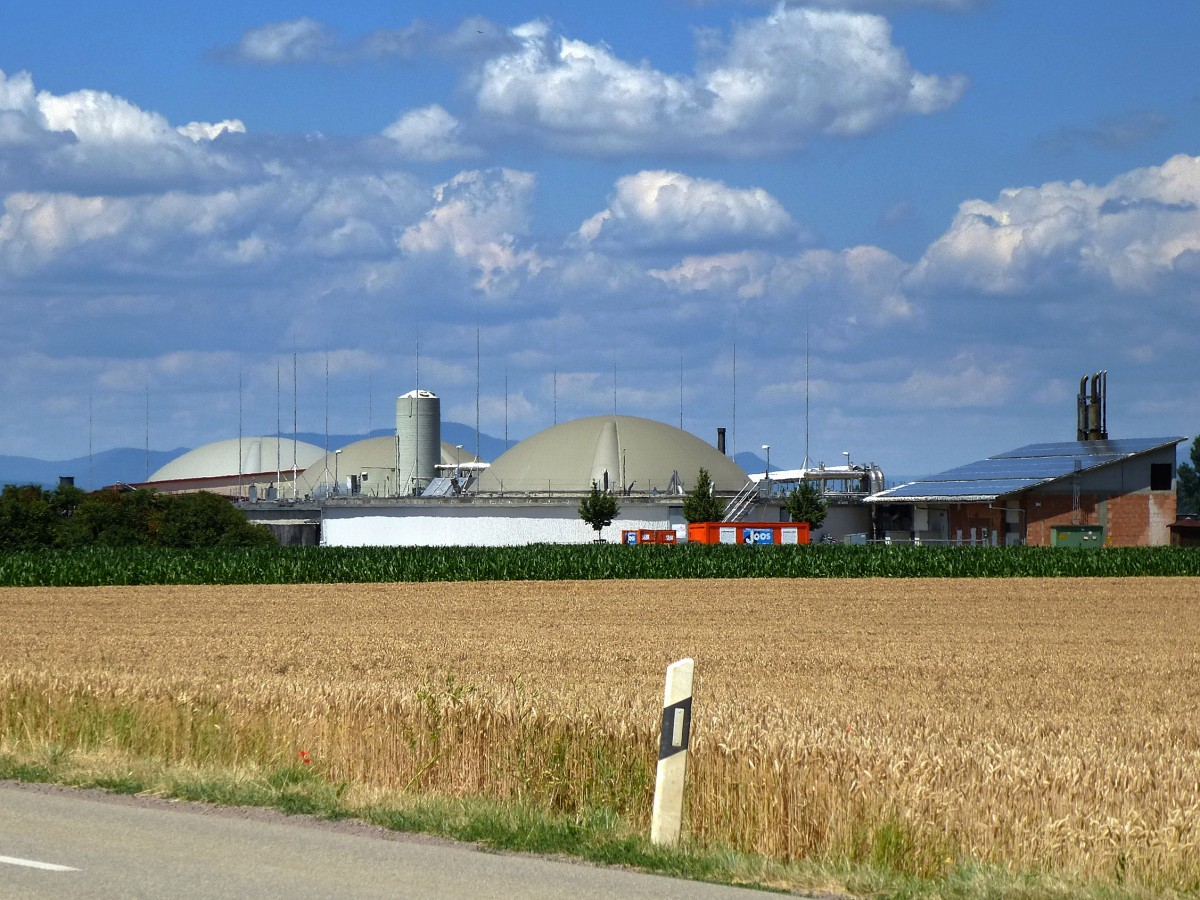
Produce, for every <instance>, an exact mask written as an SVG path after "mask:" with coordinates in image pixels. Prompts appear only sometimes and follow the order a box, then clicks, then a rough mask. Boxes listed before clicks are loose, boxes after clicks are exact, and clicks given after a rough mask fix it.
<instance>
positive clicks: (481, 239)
mask: <svg viewBox="0 0 1200 900" xmlns="http://www.w3.org/2000/svg"><path fill="white" fill-rule="evenodd" d="M1197 34H1200V4H1196V3H1193V2H1190V0H1175V2H1166V0H1147V2H1143V3H1140V4H1136V5H1134V4H1127V3H1117V2H1109V3H1096V2H1089V3H1084V2H1076V0H1056V2H1054V3H1040V2H1039V3H1035V2H1002V0H874V2H869V0H842V2H835V0H819V2H818V0H814V2H810V3H789V4H769V3H761V2H749V0H746V2H733V0H730V2H718V0H712V2H703V3H701V2H687V0H661V2H641V3H632V2H609V3H607V4H603V5H594V4H578V3H570V4H568V3H561V2H542V3H537V2H527V0H522V2H481V3H475V4H472V5H469V6H468V5H459V4H431V3H425V2H413V3H407V4H403V5H397V4H383V3H373V2H363V3H357V4H350V5H334V4H319V3H285V2H259V3H255V4H232V3H222V2H213V3H209V4H204V5H195V4H164V3H161V2H111V3H104V4H92V3H86V4H85V3H82V2H79V3H76V2H46V3H41V4H12V5H9V6H8V7H7V8H6V9H5V10H4V11H3V13H0V72H2V73H3V74H2V75H0V198H2V204H3V205H2V206H0V304H2V306H0V309H2V311H3V312H2V316H3V319H2V321H3V328H2V329H0V354H2V355H3V359H4V362H5V365H4V367H3V369H2V370H0V401H2V402H3V405H4V410H5V412H4V415H3V417H2V418H0V454H11V455H28V456H37V457H41V458H68V457H72V456H80V455H84V454H86V453H87V451H88V447H89V444H90V445H91V446H92V447H93V448H94V449H96V450H100V449H106V448H109V447H116V446H141V445H142V444H143V442H144V440H145V439H146V435H147V433H148V434H149V440H150V443H151V445H152V446H153V447H155V448H168V447H176V446H198V445H200V444H202V443H205V442H208V441H210V440H217V439H222V438H226V437H232V436H236V434H237V433H238V431H239V428H240V429H241V430H242V431H243V432H244V433H245V434H255V433H271V432H274V431H275V428H276V423H277V421H278V420H280V419H281V420H282V422H283V424H284V428H285V429H288V428H290V423H291V410H292V398H293V394H295V396H296V397H297V398H298V399H297V409H298V418H299V426H300V429H301V430H302V431H317V432H320V431H322V430H323V429H324V428H325V421H326V412H327V410H328V421H329V430H330V431H331V432H333V433H354V432H365V431H366V430H367V429H368V428H369V427H373V428H381V427H386V426H388V425H389V424H390V423H391V421H392V409H393V403H394V398H395V396H396V395H397V394H400V393H404V392H406V391H408V390H410V389H412V388H413V387H414V386H415V385H416V384H417V383H418V382H419V384H420V387H422V388H425V389H429V390H433V391H434V392H436V393H437V394H439V395H440V396H441V397H442V406H443V415H444V417H445V418H448V419H452V420H455V421H461V422H466V423H469V424H470V423H474V421H475V420H476V415H477V414H478V417H479V421H480V425H481V427H482V430H483V431H485V432H488V433H491V434H494V435H498V436H503V435H504V434H505V433H506V432H507V434H508V435H509V436H510V438H512V439H514V440H515V439H518V438H521V437H525V436H528V435H530V434H533V433H535V432H537V431H539V430H541V429H542V428H545V427H548V426H549V425H551V424H553V422H554V421H555V419H556V418H557V420H558V421H564V420H566V419H570V418H574V417H577V416H584V415H595V414H599V413H607V412H611V411H612V410H613V409H614V407H615V408H616V410H617V411H618V412H621V413H625V414H630V415H641V416H647V417H650V418H654V419H658V420H661V421H665V422H669V423H671V424H676V425H678V424H680V422H681V421H682V424H683V427H685V428H687V429H688V430H689V431H692V432H694V433H696V434H698V435H700V436H701V437H703V438H705V439H707V440H713V439H714V437H715V431H716V428H717V427H718V426H724V427H726V428H727V429H729V431H730V434H731V442H732V444H733V448H732V449H736V450H737V451H739V452H741V451H746V450H755V451H758V449H759V448H760V447H761V445H762V444H770V445H771V447H772V451H771V457H772V464H773V465H776V464H782V465H798V464H799V463H800V462H801V460H802V459H803V458H804V455H805V451H806V447H807V450H808V453H809V455H810V457H811V458H812V459H813V460H814V461H816V460H820V459H824V460H827V461H829V462H830V463H834V462H840V461H841V460H842V455H841V454H842V451H844V450H850V451H851V454H852V459H853V460H855V461H866V460H867V459H868V458H869V459H871V460H874V461H875V462H877V463H879V464H880V465H881V466H882V467H883V468H884V470H885V472H888V473H889V474H891V473H896V474H904V475H919V474H923V473H926V472H931V471H936V470H940V469H944V468H948V467H950V466H953V465H956V464H958V463H961V462H965V461H968V460H970V459H975V458H978V457H981V456H985V455H988V454H991V453H994V452H999V451H1002V450H1006V449H1009V448H1011V447H1015V446H1019V445H1021V444H1023V443H1030V442H1034V441H1044V440H1071V439H1073V438H1074V415H1075V399H1074V398H1075V393H1076V391H1077V388H1078V384H1079V379H1080V377H1081V376H1083V375H1085V374H1090V373H1093V372H1096V371H1098V370H1100V369H1105V370H1107V371H1108V372H1109V380H1108V384H1109V401H1108V414H1109V429H1110V433H1111V434H1112V435H1113V436H1114V437H1134V436H1139V437H1158V436H1173V435H1188V436H1191V435H1194V434H1195V433H1196V431H1197V430H1200V429H1197V423H1198V422H1200V402H1197V396H1196V384H1197V383H1200V354H1198V353H1197V351H1196V339H1197V335H1200V155H1193V154H1200V76H1198V75H1197V72H1196V69H1195V65H1194V47H1193V46H1192V43H1193V42H1194V38H1195V36H1196V35H1197ZM806 346H807V348H808V349H807V363H806ZM293 363H295V370H296V372H297V376H298V377H297V379H296V382H295V384H294V383H293V378H292V373H293ZM327 371H328V378H327V377H326V372H327ZM239 386H240V387H239ZM327 395H328V404H327V403H326V396H327ZM806 397H807V403H806ZM806 406H807V409H808V425H807V429H806V425H805V410H806ZM147 413H148V414H147ZM806 435H807V437H806Z"/></svg>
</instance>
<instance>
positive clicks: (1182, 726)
mask: <svg viewBox="0 0 1200 900" xmlns="http://www.w3.org/2000/svg"><path fill="white" fill-rule="evenodd" d="M0 621H3V623H4V624H3V628H0V678H2V679H3V682H4V687H5V696H6V697H7V700H6V701H5V703H4V705H3V708H2V710H0V739H2V740H4V741H5V742H6V743H7V744H8V745H10V746H13V745H20V744H21V743H22V742H25V743H27V744H30V745H32V744H35V743H36V742H38V741H55V742H58V743H60V744H64V745H67V746H72V745H79V746H83V745H85V744H88V742H91V743H90V744H89V746H94V745H101V746H103V745H105V744H106V743H107V744H110V745H114V746H118V747H119V748H123V749H126V750H129V751H136V752H140V753H152V754H155V755H158V756H161V757H162V758H164V759H167V760H181V761H189V760H191V761H194V762H237V761H239V760H245V761H252V760H259V761H261V760H263V759H265V758H266V757H268V756H269V755H270V754H277V755H278V754H285V755H286V754H294V753H295V752H296V750H297V749H304V750H305V752H306V754H310V755H311V758H312V759H314V760H315V761H316V762H317V764H318V765H319V766H320V768H321V771H322V772H324V773H325V774H327V776H328V777H329V778H331V779H337V780H345V781H347V782H349V783H351V784H353V785H356V786H359V787H365V788H370V789H374V790H379V791H388V790H390V791H416V790H421V791H432V792H439V793H446V794H483V795H488V796H495V797H501V798H505V799H518V800H521V801H524V802H529V803H533V804H535V805H541V806H545V807H547V808H550V809H557V810H564V811H568V812H570V811H572V810H580V809H586V808H591V807H595V806H610V807H612V808H613V809H615V810H616V811H617V812H618V813H619V814H620V815H621V816H623V817H625V818H626V819H628V820H629V821H631V822H632V823H634V824H635V825H637V826H638V827H641V826H642V825H644V824H646V823H648V820H649V805H650V804H649V798H650V793H651V792H652V790H653V769H654V762H655V754H656V749H657V739H658V737H657V731H658V723H659V716H660V705H661V693H662V679H663V674H664V670H665V668H666V666H667V664H668V663H670V662H671V661H673V660H675V659H678V658H681V657H684V656H691V657H693V658H694V659H695V660H696V683H695V711H694V716H695V718H694V724H693V732H692V735H693V744H692V753H691V754H690V756H689V783H688V797H687V803H688V809H687V814H686V818H685V836H687V837H688V838H689V839H691V840H693V841H696V842H700V843H724V844H729V845H732V846H735V847H738V848H741V849H745V850H750V851H754V852H760V853H764V854H768V855H771V856H774V857H776V858H781V859H794V858H799V857H804V856H837V855H844V856H848V857H855V856H858V857H861V856H863V855H864V854H868V853H869V852H870V848H871V847H872V845H873V842H874V844H877V843H878V842H879V841H880V840H881V839H882V836H884V835H887V836H888V839H889V840H891V841H893V842H895V841H900V842H901V844H902V849H903V850H904V852H905V853H907V854H909V855H911V857H912V859H913V863H912V865H913V866H914V867H915V868H916V869H918V870H921V871H937V870H938V868H939V866H944V865H948V864H950V863H951V862H953V861H954V860H961V859H964V858H966V859H973V860H980V861H986V862H996V863H1002V864H1007V865H1011V866H1014V867H1022V868H1041V869H1049V870H1053V871H1056V872H1063V873H1067V874H1070V875H1073V876H1078V877H1100V878H1110V877H1112V876H1113V873H1114V872H1116V873H1119V874H1120V875H1122V876H1124V875H1126V874H1128V875H1129V876H1130V877H1135V876H1136V877H1138V878H1140V879H1142V880H1144V881H1146V882H1148V883H1162V884H1167V883H1171V884H1182V883H1189V884H1190V883H1195V880H1196V877H1197V873H1200V824H1198V822H1200V715H1198V712H1200V579H1166V578H1164V579H1158V578H1145V579H1113V580H1100V579H1095V580H1089V579H1077V580H1072V579H1055V580H1040V579H992V580H950V579H945V580H941V579H938V580H934V579H930V580H896V579H887V580H882V579H878V580H877V579H866V580H846V581H822V580H813V581H790V580H788V581H784V580H753V581H616V582H612V581H609V582H552V583H546V582H534V583H514V582H508V583H481V584H376V585H330V586H280V587H258V586H248V587H136V588H78V589H4V590H0ZM68 709H70V710H73V713H72V715H67V714H66V713H65V712H64V710H68ZM97 709H108V710H113V709H123V710H129V709H135V710H137V711H138V715H137V716H135V717H133V718H130V717H129V716H126V717H125V718H123V719H120V721H122V722H124V723H125V724H124V725H122V726H120V727H118V726H115V725H109V726H105V727H106V728H108V730H107V731H106V730H104V728H102V727H100V726H99V725H97V724H95V723H96V722H97V721H98V718H97V717H96V716H94V715H93V716H91V717H90V718H89V715H88V714H87V711H88V710H92V711H95V710H97ZM72 716H73V718H72ZM130 722H132V724H130ZM122 729H123V730H122Z"/></svg>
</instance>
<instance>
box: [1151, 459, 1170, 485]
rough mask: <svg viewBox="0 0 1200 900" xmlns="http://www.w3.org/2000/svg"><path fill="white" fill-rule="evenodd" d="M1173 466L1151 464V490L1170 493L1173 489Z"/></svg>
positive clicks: (1168, 464)
mask: <svg viewBox="0 0 1200 900" xmlns="http://www.w3.org/2000/svg"><path fill="white" fill-rule="evenodd" d="M1171 468H1172V467H1171V464H1170V463H1150V490H1152V491H1169V490H1170V489H1171V474H1172V472H1171Z"/></svg>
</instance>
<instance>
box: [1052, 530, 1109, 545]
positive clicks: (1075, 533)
mask: <svg viewBox="0 0 1200 900" xmlns="http://www.w3.org/2000/svg"><path fill="white" fill-rule="evenodd" d="M1050 546H1051V547H1103V546H1104V528H1103V526H1101V525H1053V526H1051V528H1050Z"/></svg>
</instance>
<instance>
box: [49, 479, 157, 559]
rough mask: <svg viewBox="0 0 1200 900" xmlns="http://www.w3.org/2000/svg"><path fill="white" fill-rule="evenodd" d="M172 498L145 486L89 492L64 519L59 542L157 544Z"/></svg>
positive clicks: (136, 545)
mask: <svg viewBox="0 0 1200 900" xmlns="http://www.w3.org/2000/svg"><path fill="white" fill-rule="evenodd" d="M171 499H172V498H171V497H169V496H167V495H163V494H157V493H155V492H154V491H147V490H141V489H139V490H134V491H118V490H113V489H107V490H103V491H95V492H93V493H91V494H87V495H86V496H84V498H83V499H82V500H81V501H80V502H79V504H78V505H77V506H76V507H75V509H74V511H73V512H72V514H71V516H70V518H68V519H66V520H65V521H64V522H63V527H62V530H61V532H60V535H59V539H58V541H57V543H58V544H59V545H60V546H65V547H87V546H99V547H139V546H144V545H146V544H157V543H158V530H159V527H160V525H161V522H162V516H163V511H164V509H165V507H166V506H167V504H168V503H169V502H170V500H171Z"/></svg>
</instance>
